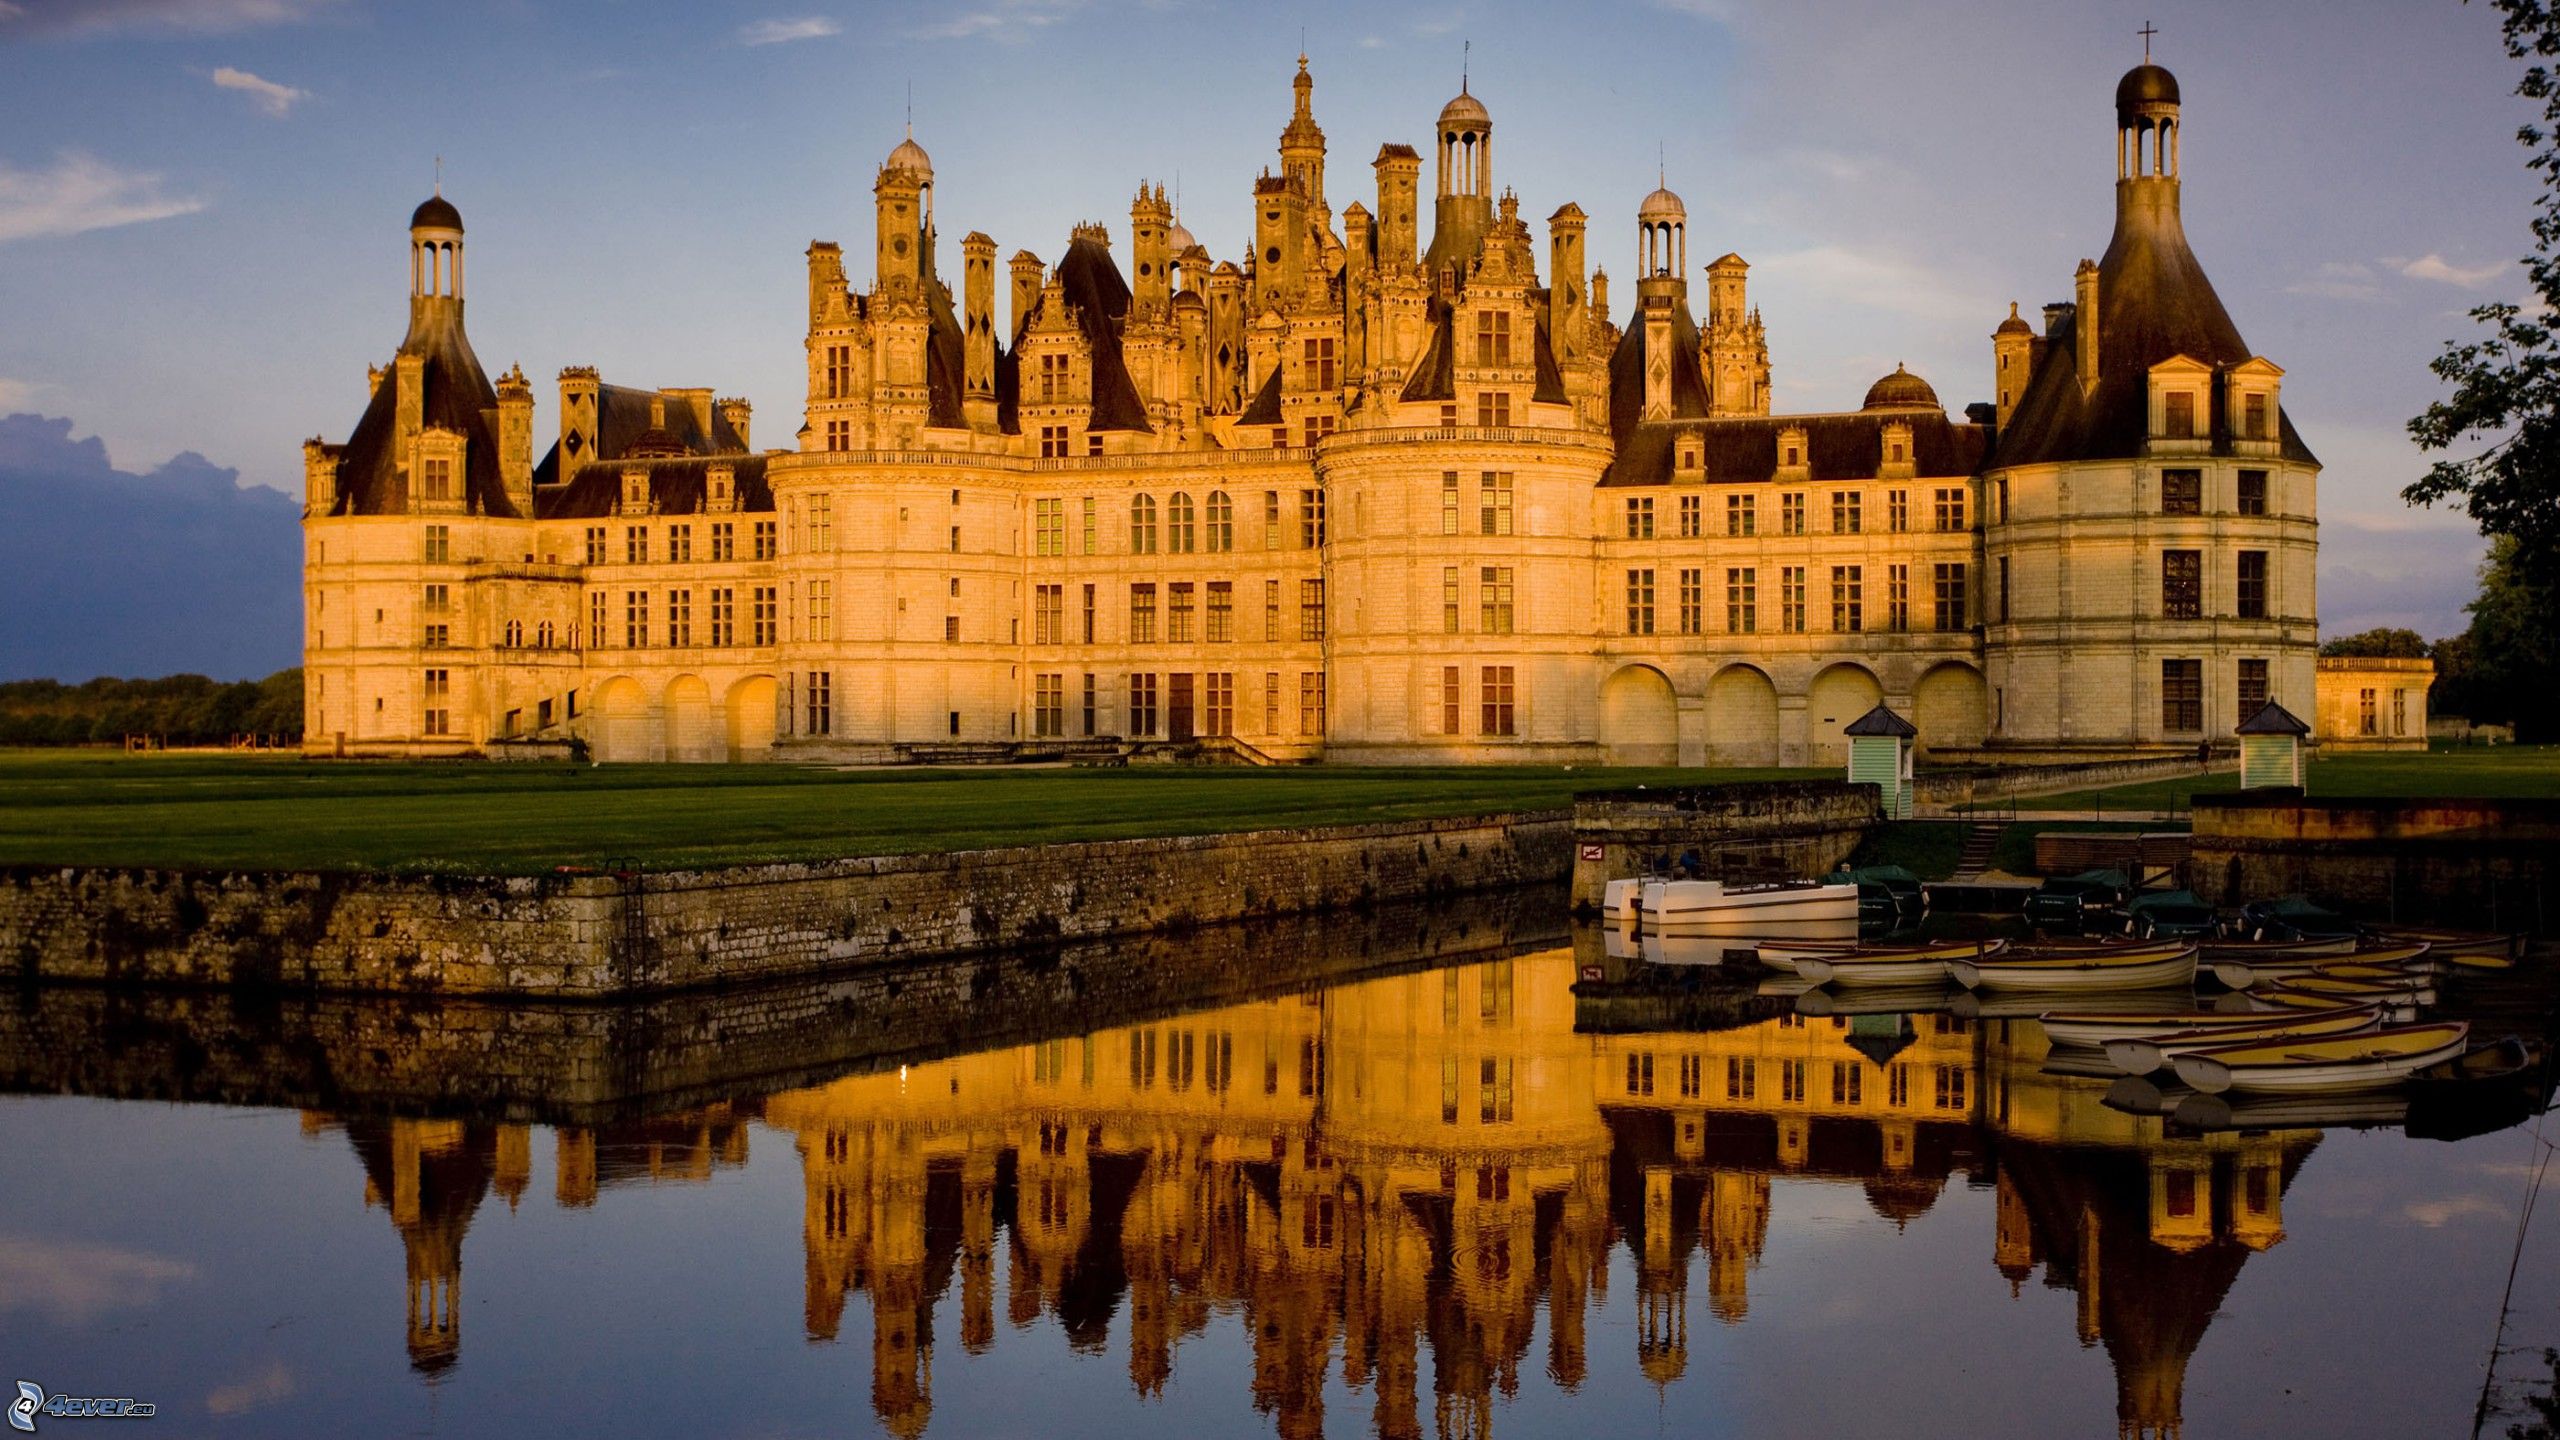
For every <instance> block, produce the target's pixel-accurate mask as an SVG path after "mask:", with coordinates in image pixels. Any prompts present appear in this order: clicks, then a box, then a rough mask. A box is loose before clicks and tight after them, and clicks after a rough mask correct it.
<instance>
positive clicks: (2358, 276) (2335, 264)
mask: <svg viewBox="0 0 2560 1440" xmlns="http://www.w3.org/2000/svg"><path fill="white" fill-rule="evenodd" d="M2284 289H2285V293H2286V294H2288V295H2310V296H2314V297H2317V298H2319V299H2323V300H2379V299H2381V298H2382V287H2381V286H2379V285H2377V284H2375V283H2374V273H2373V267H2372V266H2370V265H2367V264H2365V263H2364V262H2363V261H2360V260H2332V261H2330V262H2328V263H2327V264H2325V265H2323V266H2321V267H2320V268H2319V269H2317V270H2314V271H2312V272H2311V274H2310V275H2309V276H2308V277H2306V278H2304V279H2301V280H2297V281H2295V282H2294V283H2293V284H2291V285H2287V286H2286V287H2284Z"/></svg>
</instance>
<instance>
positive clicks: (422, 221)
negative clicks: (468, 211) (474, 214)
mask: <svg viewBox="0 0 2560 1440" xmlns="http://www.w3.org/2000/svg"><path fill="white" fill-rule="evenodd" d="M409 228H410V229H412V230H459V229H461V228H462V212H461V211H459V210H456V209H454V208H453V202H452V201H450V200H447V199H446V198H444V196H442V195H440V194H439V195H430V196H428V197H427V200H426V203H425V204H423V205H420V206H419V207H418V208H417V209H415V210H413V211H411V212H410V213H409Z"/></svg>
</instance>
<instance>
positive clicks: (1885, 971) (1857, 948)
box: [1759, 940, 2009, 985]
mask: <svg viewBox="0 0 2560 1440" xmlns="http://www.w3.org/2000/svg"><path fill="white" fill-rule="evenodd" d="M2008 944H2009V942H2008V941H2006V940H1949V941H1940V942H1938V943H1936V944H1930V945H1849V946H1839V945H1822V944H1813V945H1806V944H1801V943H1798V942H1795V941H1779V942H1776V943H1768V944H1763V945H1761V946H1760V948H1759V955H1760V963H1761V964H1763V965H1766V966H1768V967H1769V968H1770V969H1772V970H1791V971H1793V972H1795V973H1796V974H1798V975H1802V976H1804V977H1805V978H1806V979H1808V980H1811V981H1813V982H1814V983H1815V984H1817V985H1822V984H1843V985H1909V984H1914V983H1917V982H1919V981H1921V980H1943V979H1945V978H1946V974H1947V969H1946V962H1947V961H1949V960H1954V959H1958V958H1967V959H1969V958H1971V957H1973V956H1977V955H1997V954H1999V953H2001V951H2002V950H2004V949H2006V948H2007V946H2008ZM1894 961H1908V962H1911V964H1912V966H1913V967H1914V968H1910V969H1908V970H1896V969H1894V968H1893V967H1892V964H1891V962H1894ZM1923 962H1926V963H1925V965H1924V964H1923ZM1808 965H1811V966H1816V967H1821V968H1820V970H1819V973H1817V972H1816V971H1815V970H1809V969H1807V968H1806V967H1807V966H1808ZM1862 976H1865V977H1873V978H1864V979H1861V978H1857V977H1862Z"/></svg>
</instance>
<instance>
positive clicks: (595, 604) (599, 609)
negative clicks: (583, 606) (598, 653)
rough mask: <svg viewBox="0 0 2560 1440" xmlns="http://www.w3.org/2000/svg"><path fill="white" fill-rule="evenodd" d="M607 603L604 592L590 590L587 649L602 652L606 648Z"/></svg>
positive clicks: (588, 593)
mask: <svg viewBox="0 0 2560 1440" xmlns="http://www.w3.org/2000/svg"><path fill="white" fill-rule="evenodd" d="M606 603H607V602H606V600H605V595H604V592H603V591H601V590H590V591H588V592H587V648H588V649H590V650H601V649H603V648H604V614H605V605H606Z"/></svg>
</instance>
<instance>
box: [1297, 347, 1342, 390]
mask: <svg viewBox="0 0 2560 1440" xmlns="http://www.w3.org/2000/svg"><path fill="white" fill-rule="evenodd" d="M1306 360H1307V366H1306V384H1307V385H1308V386H1309V387H1310V388H1312V389H1316V390H1338V389H1340V388H1341V386H1342V376H1341V374H1340V373H1339V372H1338V371H1336V370H1335V368H1334V361H1333V337H1332V336H1330V335H1319V336H1314V337H1312V338H1310V339H1309V340H1308V341H1307V347H1306Z"/></svg>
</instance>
